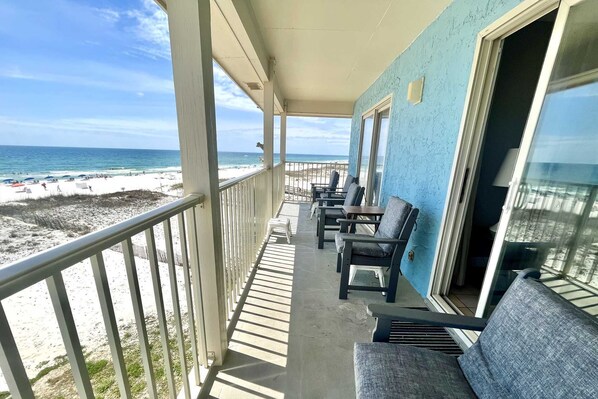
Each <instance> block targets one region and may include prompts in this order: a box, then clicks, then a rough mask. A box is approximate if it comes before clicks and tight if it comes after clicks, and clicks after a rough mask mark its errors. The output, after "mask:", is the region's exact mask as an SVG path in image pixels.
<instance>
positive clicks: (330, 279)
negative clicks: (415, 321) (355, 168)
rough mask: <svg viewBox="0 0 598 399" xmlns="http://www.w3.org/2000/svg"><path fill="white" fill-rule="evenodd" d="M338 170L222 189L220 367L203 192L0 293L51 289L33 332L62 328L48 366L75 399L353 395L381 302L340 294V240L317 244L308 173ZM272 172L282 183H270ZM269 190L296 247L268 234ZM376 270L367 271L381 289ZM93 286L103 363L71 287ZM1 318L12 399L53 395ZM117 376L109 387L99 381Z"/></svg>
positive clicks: (71, 247)
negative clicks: (374, 310) (203, 232)
mask: <svg viewBox="0 0 598 399" xmlns="http://www.w3.org/2000/svg"><path fill="white" fill-rule="evenodd" d="M285 167H286V168H285ZM285 169H286V173H285ZM332 169H336V170H339V171H341V173H346V170H347V169H346V164H309V163H297V162H295V163H288V164H286V165H283V164H279V165H277V166H275V167H274V168H273V169H272V171H271V173H270V171H266V170H264V171H261V172H258V173H255V174H251V175H248V176H245V177H243V178H239V179H236V180H233V181H228V182H225V183H223V184H222V185H221V187H220V203H221V221H222V223H221V227H222V243H223V247H222V257H223V270H222V274H221V275H222V276H223V280H224V281H223V288H224V289H223V290H221V291H219V293H218V298H219V300H221V302H222V303H223V304H224V305H225V308H226V315H227V317H226V322H225V323H226V331H227V333H226V335H227V341H228V351H227V354H226V356H225V357H224V361H223V362H222V365H220V366H214V365H213V364H214V361H215V360H216V359H215V353H214V352H213V351H212V350H211V348H210V344H209V342H208V335H209V334H210V330H211V329H214V327H215V326H214V325H213V324H210V323H211V322H210V320H209V316H207V314H208V313H209V312H210V311H214V310H215V309H216V306H214V303H213V302H210V301H209V300H206V298H207V293H208V291H209V290H210V289H211V288H213V287H210V286H209V285H208V284H210V283H209V282H208V280H207V278H206V275H205V274H206V273H205V270H209V268H208V267H209V265H207V264H204V263H203V262H204V257H203V256H202V254H201V249H200V244H201V237H198V236H197V235H196V231H197V223H198V218H199V212H200V211H201V207H202V206H203V203H204V201H205V200H204V198H203V197H202V196H200V195H189V196H187V197H185V198H183V199H180V200H177V201H175V202H173V203H171V204H168V205H165V206H163V207H161V208H158V209H155V210H153V211H150V212H149V213H146V214H144V215H140V216H138V217H135V218H133V219H130V220H127V221H125V222H122V223H120V224H118V225H115V226H111V227H109V228H107V229H104V230H101V231H97V232H94V233H91V234H88V235H86V236H83V237H81V238H79V239H77V240H75V241H72V242H70V243H67V244H64V245H61V246H59V247H55V248H52V249H50V250H48V251H45V252H42V253H39V254H37V255H34V256H32V257H29V258H26V259H23V260H21V261H18V262H16V263H13V264H11V265H8V266H7V267H5V268H3V269H2V270H0V296H1V298H2V299H3V301H4V300H6V299H7V298H9V300H10V297H11V296H12V295H14V294H18V293H19V292H22V291H24V290H27V289H31V287H32V286H36V287H40V284H41V285H45V287H46V288H47V290H48V294H49V301H48V302H49V303H46V304H39V307H40V309H44V306H46V307H48V308H49V306H50V305H51V306H52V309H53V310H50V312H49V314H47V318H46V319H47V320H48V322H47V323H48V325H47V326H39V325H38V326H37V327H38V330H37V331H35V335H37V336H39V337H40V339H42V340H43V338H41V337H44V336H46V337H48V338H46V339H51V338H52V337H54V338H57V337H58V335H57V334H54V335H53V334H51V332H50V330H52V327H53V325H54V323H57V325H58V328H59V330H60V337H61V338H62V343H61V342H55V343H53V345H55V346H61V345H64V352H65V353H66V357H64V358H61V359H64V360H53V359H52V358H48V359H46V362H47V363H46V364H47V365H48V366H49V367H48V369H50V370H51V371H48V372H53V373H54V374H51V376H52V378H50V380H52V379H54V380H55V381H61V384H63V385H64V386H63V387H62V388H61V392H62V393H64V394H65V395H66V396H74V395H77V394H79V396H81V397H93V396H94V394H95V395H96V396H100V395H106V397H112V396H124V397H136V396H138V395H140V394H141V395H143V394H147V395H149V396H150V397H165V396H169V397H175V396H177V395H179V396H180V395H183V397H194V396H196V395H197V394H198V390H199V388H200V387H201V388H203V389H204V391H205V392H208V391H209V392H210V395H212V396H214V397H239V396H241V395H242V396H255V397H272V398H278V397H285V396H286V397H301V396H303V397H319V396H325V395H328V396H329V395H333V396H337V397H347V396H352V395H353V394H354V385H353V384H354V383H353V366H352V364H353V360H352V353H353V343H354V342H359V341H369V340H370V334H371V329H372V327H373V320H372V319H371V318H369V317H368V316H367V315H366V304H367V303H371V302H376V301H379V302H382V301H384V297H383V296H382V295H380V293H374V292H354V293H351V294H350V295H349V300H346V301H342V300H339V299H338V284H339V275H338V274H337V273H336V270H335V269H336V253H335V251H334V248H333V246H332V245H328V246H327V247H326V248H325V249H324V250H318V249H316V242H315V240H316V238H315V224H316V220H315V219H313V220H312V219H309V208H310V204H309V203H308V202H306V201H305V199H307V198H308V197H307V196H305V192H307V191H308V183H307V182H308V181H310V180H312V179H314V180H312V181H316V182H324V181H325V179H326V178H327V176H328V175H329V172H330V170H332ZM268 176H272V178H273V182H274V184H273V190H272V192H268V191H266V190H264V187H265V185H266V179H267V178H268ZM269 194H272V198H273V204H274V208H275V209H276V210H277V212H278V210H279V212H278V214H279V215H280V216H281V217H288V218H289V219H290V221H291V226H292V232H293V237H292V240H291V243H290V244H288V243H287V242H286V237H284V236H283V235H278V234H276V233H274V234H273V235H271V236H270V237H269V239H268V240H267V242H266V241H265V229H266V223H267V220H268V219H269V215H268V212H267V210H266V208H265V207H264V206H263V204H264V203H265V202H266V201H265V199H266V198H265V197H266V196H267V195H269ZM285 196H286V197H288V198H290V199H289V200H284V197H285ZM300 200H303V201H300ZM117 258H120V259H117ZM77 273H83V274H85V273H87V274H90V284H89V285H90V286H87V285H86V284H85V283H84V281H83V280H84V278H83V277H81V278H80V279H79V281H77V280H75V282H74V281H73V275H77ZM114 273H120V275H122V276H123V278H124V279H125V280H126V283H125V282H124V281H123V284H125V285H126V286H127V287H128V290H127V291H128V292H127V295H124V296H123V294H122V290H121V289H120V288H118V287H115V286H114V282H111V283H109V275H114ZM370 274H371V273H363V274H358V276H357V278H358V279H362V280H363V281H360V282H362V283H364V284H367V283H368V281H369V283H372V284H374V285H376V284H377V280H375V278H374V276H373V274H371V275H370ZM44 283H45V284H44ZM74 284H76V285H74ZM212 285H213V283H212ZM91 286H95V287H91ZM94 288H95V292H93V291H94ZM85 289H91V291H92V292H89V293H88V294H89V296H90V297H92V296H94V297H97V301H98V303H99V308H97V313H98V314H89V315H87V317H88V318H89V319H94V318H96V319H98V320H101V323H98V324H99V325H98V328H99V329H101V330H102V332H101V334H99V336H100V337H101V338H99V339H98V341H102V342H104V343H103V345H100V346H103V347H104V348H105V349H104V351H105V352H107V353H106V357H105V358H102V359H99V358H98V357H97V356H96V355H95V354H94V353H92V352H90V351H88V349H87V348H86V347H85V346H84V345H82V343H81V342H82V341H83V340H84V338H85V337H83V338H82V337H80V331H79V326H80V325H81V320H80V318H81V314H80V311H79V310H78V308H80V307H81V306H82V305H83V304H82V303H75V302H71V301H69V299H70V298H73V297H74V296H73V293H74V292H73V290H85ZM75 298H80V295H77V296H76V297H75ZM79 300H80V299H79ZM397 303H399V304H401V305H404V306H423V301H422V299H421V297H420V296H419V295H418V294H417V293H416V292H415V290H413V288H411V286H410V285H409V283H408V282H407V281H406V280H402V281H401V282H400V284H399V294H398V299H397ZM129 306H130V307H132V312H133V316H134V320H133V322H132V323H129V324H127V323H126V322H124V320H123V319H126V316H125V317H123V308H124V307H129ZM7 313H10V315H9V316H10V317H8V316H7ZM52 313H53V314H52ZM17 314H18V310H17ZM0 318H1V323H0V325H1V326H2V327H1V329H2V331H1V332H2V334H1V335H0V346H1V348H2V351H3V353H2V355H3V356H2V359H3V361H2V362H1V363H0V365H1V366H2V372H3V374H4V377H5V380H6V382H7V384H8V387H9V388H10V389H11V391H12V392H13V396H14V394H15V393H17V392H18V393H19V394H21V395H22V396H23V397H31V396H32V394H33V393H35V394H36V395H37V396H40V395H41V396H43V395H44V392H47V391H45V390H44V389H47V387H48V384H49V385H51V384H52V382H48V381H47V379H46V380H43V381H42V383H41V384H40V383H38V382H37V381H38V380H40V379H42V378H43V376H41V377H40V374H43V373H38V375H37V376H36V375H35V374H36V372H35V371H32V370H33V369H32V367H31V366H30V364H29V362H28V361H26V360H27V359H23V358H21V355H20V353H19V342H18V339H15V337H17V338H18V336H19V335H20V332H21V331H20V329H22V328H23V327H22V323H21V321H20V318H19V317H15V312H14V309H13V311H12V312H5V308H4V304H1V305H0ZM54 318H55V321H54V320H52V319H54ZM15 329H16V330H15ZM57 339H58V341H60V339H59V338H57ZM96 349H97V348H96ZM133 358H134V359H135V360H134V361H132V359H133ZM6 360H7V361H6ZM97 364H103V365H104V366H106V370H108V372H107V376H106V378H104V379H103V380H98V378H97V375H96V374H95V372H94V365H97ZM133 364H134V365H136V366H137V368H135V367H133V369H134V371H132V365H133ZM55 369H58V370H61V372H62V374H61V376H62V377H64V379H61V378H58V377H57V373H58V372H57V371H54V370H55ZM106 370H104V371H102V373H105V372H106ZM112 370H113V371H112ZM102 373H100V374H102ZM65 376H67V377H65ZM184 376H188V378H184ZM331 380H334V381H335V384H336V386H335V389H334V390H333V391H331V390H330V385H329V384H330V381H331ZM107 381H108V382H110V384H109V386H108V387H105V386H102V385H101V384H102V382H103V383H104V384H106V383H107ZM32 387H33V388H32ZM40 389H41V391H40Z"/></svg>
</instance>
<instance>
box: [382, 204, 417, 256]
mask: <svg viewBox="0 0 598 399" xmlns="http://www.w3.org/2000/svg"><path fill="white" fill-rule="evenodd" d="M412 208H413V206H412V205H411V204H410V203H409V202H407V201H403V200H402V199H400V198H399V197H390V200H388V205H386V210H385V211H384V215H383V216H382V220H381V221H380V225H379V226H378V231H376V234H374V237H380V238H399V234H401V231H402V230H403V226H405V222H406V221H407V217H409V214H410V213H411V209H412ZM380 246H381V247H382V249H383V250H384V252H386V253H387V254H390V253H391V252H392V251H393V249H394V244H380Z"/></svg>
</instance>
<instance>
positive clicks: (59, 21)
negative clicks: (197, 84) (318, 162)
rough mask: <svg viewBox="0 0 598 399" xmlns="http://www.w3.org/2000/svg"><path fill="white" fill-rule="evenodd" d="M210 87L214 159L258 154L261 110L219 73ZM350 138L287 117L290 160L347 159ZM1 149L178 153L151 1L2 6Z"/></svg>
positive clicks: (157, 15) (324, 123)
mask: <svg viewBox="0 0 598 399" xmlns="http://www.w3.org/2000/svg"><path fill="white" fill-rule="evenodd" d="M214 83H215V87H214V90H215V99H216V125H217V130H218V149H219V150H220V151H241V152H257V151H259V149H257V148H256V147H255V144H256V142H258V141H263V140H262V137H263V130H262V126H263V114H262V112H261V110H260V109H259V108H257V106H256V105H255V104H254V103H253V102H252V101H251V100H250V99H249V98H248V97H247V96H246V95H245V94H244V93H243V91H242V90H241V89H239V88H238V87H237V86H236V84H235V83H234V82H233V81H232V80H231V79H230V78H229V77H228V76H227V75H226V74H225V73H224V71H223V70H222V69H221V68H219V67H218V65H217V64H214ZM350 128H351V121H350V119H334V118H293V117H289V118H288V120H287V152H288V153H295V154H335V155H347V154H348V150H349V135H350ZM276 130H279V121H278V118H276V120H275V132H276ZM278 137H279V133H275V147H274V148H275V152H278V151H277V150H278V148H279V140H278ZM0 145H45V146H71V147H114V148H149V149H178V146H179V144H178V137H177V123H176V108H175V99H174V85H173V81H172V64H171V59H170V44H169V37H168V24H167V17H166V14H165V13H164V12H163V11H162V10H161V9H160V8H159V7H158V6H157V5H156V4H155V3H154V2H153V0H123V1H118V0H98V1H85V0H51V1H50V0H23V1H14V2H3V4H2V7H0Z"/></svg>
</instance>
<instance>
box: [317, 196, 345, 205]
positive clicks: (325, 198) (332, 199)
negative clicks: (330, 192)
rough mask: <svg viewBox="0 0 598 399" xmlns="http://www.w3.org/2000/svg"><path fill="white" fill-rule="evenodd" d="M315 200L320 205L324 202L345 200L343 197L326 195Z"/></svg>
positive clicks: (339, 202)
mask: <svg viewBox="0 0 598 399" xmlns="http://www.w3.org/2000/svg"><path fill="white" fill-rule="evenodd" d="M316 201H318V204H320V205H322V203H324V202H329V203H333V204H343V203H344V202H345V199H344V198H328V197H324V198H317V199H316Z"/></svg>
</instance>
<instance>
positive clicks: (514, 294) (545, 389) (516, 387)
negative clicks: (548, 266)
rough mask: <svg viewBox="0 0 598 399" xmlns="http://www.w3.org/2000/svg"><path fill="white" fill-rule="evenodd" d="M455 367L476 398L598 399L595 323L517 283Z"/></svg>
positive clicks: (537, 286)
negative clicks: (461, 373) (464, 378)
mask: <svg viewBox="0 0 598 399" xmlns="http://www.w3.org/2000/svg"><path fill="white" fill-rule="evenodd" d="M459 364H460V365H461V368H462V369H463V373H464V374H465V376H466V378H467V380H468V381H469V383H470V385H471V387H472V388H473V390H474V391H475V393H476V394H477V395H478V396H479V397H480V398H498V397H500V398H523V397H525V398H548V397H550V398H597V397H598V322H597V321H596V320H595V319H593V318H592V317H590V316H589V315H588V314H587V313H585V312H583V311H581V310H579V309H577V308H576V307H575V306H573V305H572V304H571V303H569V302H567V301H566V300H564V299H563V298H561V297H560V296H559V295H558V294H556V293H554V292H553V291H552V290H550V289H549V288H547V287H545V286H544V285H542V284H541V283H539V282H537V281H534V280H531V279H522V278H517V279H515V281H514V282H513V284H512V285H511V287H510V288H509V290H508V291H507V293H506V294H505V296H504V297H503V298H502V300H501V302H500V303H499V305H498V307H497V308H496V309H495V311H494V313H493V314H492V317H491V318H490V320H489V322H488V326H487V327H486V328H485V329H484V332H483V333H482V334H481V335H480V337H479V339H478V341H477V342H476V343H475V344H474V345H473V346H472V347H471V348H470V349H469V350H468V351H467V352H465V354H463V355H462V356H461V357H459Z"/></svg>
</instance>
